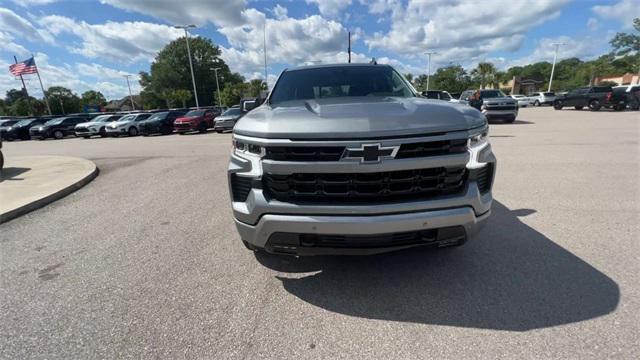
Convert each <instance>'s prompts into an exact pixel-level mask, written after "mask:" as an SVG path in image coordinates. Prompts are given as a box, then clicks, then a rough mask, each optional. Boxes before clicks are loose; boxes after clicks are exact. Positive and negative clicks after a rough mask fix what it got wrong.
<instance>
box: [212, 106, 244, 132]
mask: <svg viewBox="0 0 640 360" xmlns="http://www.w3.org/2000/svg"><path fill="white" fill-rule="evenodd" d="M242 115H244V113H243V112H242V111H241V110H240V107H232V108H230V109H229V110H227V111H225V112H224V113H223V114H222V115H220V116H218V117H217V118H216V119H215V125H214V126H213V130H215V131H216V132H217V133H221V132H223V131H225V130H233V127H234V126H235V125H236V122H238V120H240V118H241V117H242Z"/></svg>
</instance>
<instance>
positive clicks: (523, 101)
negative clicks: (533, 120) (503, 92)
mask: <svg viewBox="0 0 640 360" xmlns="http://www.w3.org/2000/svg"><path fill="white" fill-rule="evenodd" d="M509 97H510V98H512V99H515V100H516V101H518V106H519V107H527V106H529V104H531V102H530V100H529V97H527V96H524V95H509Z"/></svg>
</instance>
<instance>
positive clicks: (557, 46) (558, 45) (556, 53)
mask: <svg viewBox="0 0 640 360" xmlns="http://www.w3.org/2000/svg"><path fill="white" fill-rule="evenodd" d="M551 45H553V46H555V47H556V49H555V52H554V53H553V65H551V77H550V78H549V88H548V89H547V92H551V83H552V82H553V71H554V70H555V69H556V59H557V58H558V48H559V47H560V46H562V45H567V44H565V43H553V44H551Z"/></svg>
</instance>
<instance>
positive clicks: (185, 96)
mask: <svg viewBox="0 0 640 360" xmlns="http://www.w3.org/2000/svg"><path fill="white" fill-rule="evenodd" d="M169 96H170V97H171V98H172V99H173V100H174V101H175V102H176V103H178V104H182V107H187V101H188V100H190V99H191V98H192V97H193V95H191V91H189V90H185V89H177V90H173V91H172V92H171V94H170V95H169Z"/></svg>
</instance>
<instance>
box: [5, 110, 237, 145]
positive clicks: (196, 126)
mask: <svg viewBox="0 0 640 360" xmlns="http://www.w3.org/2000/svg"><path fill="white" fill-rule="evenodd" d="M242 115H243V112H242V111H241V109H240V106H234V107H231V108H228V109H227V108H219V107H207V108H200V109H169V110H157V111H145V112H127V113H107V114H105V113H89V114H84V113H83V114H70V115H66V116H59V117H51V116H43V117H35V118H23V119H11V118H9V119H3V120H0V138H2V139H4V140H29V139H41V140H43V139H47V138H53V139H62V138H64V137H66V136H70V135H73V136H77V137H82V138H85V139H88V138H90V137H92V136H100V137H107V136H112V137H118V136H137V135H143V136H147V135H152V134H170V133H173V132H174V131H175V132H177V133H179V134H186V133H189V132H206V131H208V130H209V129H213V130H214V131H216V132H218V133H221V132H223V131H227V130H231V129H233V127H234V126H235V123H236V121H238V119H239V118H240V117H241V116H242Z"/></svg>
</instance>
